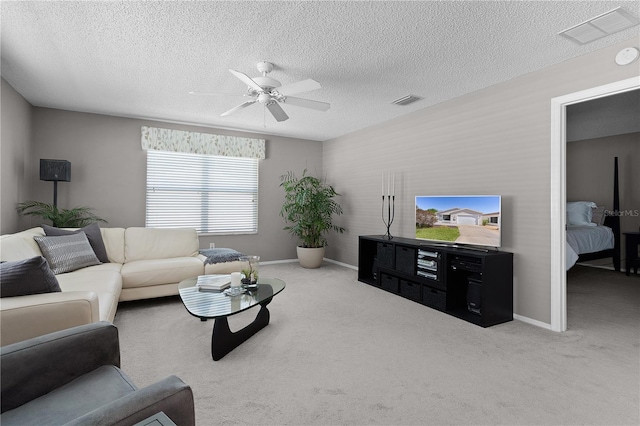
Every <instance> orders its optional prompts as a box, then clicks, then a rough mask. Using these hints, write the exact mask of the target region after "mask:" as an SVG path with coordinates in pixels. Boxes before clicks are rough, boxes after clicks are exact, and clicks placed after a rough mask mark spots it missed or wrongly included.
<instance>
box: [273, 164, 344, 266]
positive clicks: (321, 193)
mask: <svg viewBox="0 0 640 426" xmlns="http://www.w3.org/2000/svg"><path fill="white" fill-rule="evenodd" d="M280 180H281V183H280V186H281V187H282V188H283V189H284V192H285V197H284V202H283V204H282V208H281V210H280V216H282V217H283V218H284V221H285V222H286V223H287V224H288V226H286V227H285V228H284V229H285V230H287V231H289V233H290V234H292V235H294V236H295V237H297V238H298V239H299V240H300V241H301V244H300V245H298V247H297V254H298V261H299V262H300V265H301V266H302V267H304V268H318V267H319V266H320V265H321V264H322V259H323V258H324V248H325V246H326V245H327V239H326V234H327V233H329V232H331V231H335V232H338V233H340V234H342V233H343V232H344V231H345V228H343V227H342V226H337V225H334V224H333V216H334V215H336V216H338V215H341V214H342V207H340V204H338V203H337V202H336V201H335V200H334V197H336V196H339V195H340V194H338V193H337V192H336V191H335V189H334V188H333V187H332V186H331V185H329V184H327V183H326V182H325V181H324V180H322V179H319V178H316V177H313V176H307V170H306V169H305V170H304V171H303V172H302V177H300V178H298V177H296V175H295V174H294V173H293V172H291V171H290V172H288V173H287V174H286V175H283V176H281V177H280Z"/></svg>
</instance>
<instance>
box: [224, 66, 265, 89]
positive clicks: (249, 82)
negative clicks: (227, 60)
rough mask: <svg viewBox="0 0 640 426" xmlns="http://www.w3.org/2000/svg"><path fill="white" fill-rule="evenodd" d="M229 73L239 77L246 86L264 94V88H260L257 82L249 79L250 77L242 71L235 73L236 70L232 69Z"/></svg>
mask: <svg viewBox="0 0 640 426" xmlns="http://www.w3.org/2000/svg"><path fill="white" fill-rule="evenodd" d="M229 71H230V72H231V74H233V75H235V76H236V77H238V78H239V79H240V80H241V81H242V82H243V83H244V84H246V85H247V86H249V87H251V88H252V89H253V90H255V91H256V92H262V91H263V89H262V87H260V85H259V84H258V83H256V82H255V81H253V80H252V79H251V77H249V76H248V75H246V74H243V73H241V72H240V71H235V70H232V69H230V70H229Z"/></svg>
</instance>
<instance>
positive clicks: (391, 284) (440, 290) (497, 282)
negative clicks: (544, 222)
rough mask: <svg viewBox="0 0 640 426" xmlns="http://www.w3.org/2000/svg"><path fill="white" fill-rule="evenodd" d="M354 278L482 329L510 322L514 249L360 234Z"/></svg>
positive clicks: (511, 314) (511, 317)
mask: <svg viewBox="0 0 640 426" xmlns="http://www.w3.org/2000/svg"><path fill="white" fill-rule="evenodd" d="M358 280H359V281H361V282H363V283H366V284H370V285H372V286H375V287H378V288H381V289H383V290H386V291H389V292H391V293H394V294H397V295H399V296H402V297H405V298H407V299H410V300H413V301H415V302H418V303H421V304H423V305H426V306H428V307H431V308H433V309H437V310H439V311H442V312H445V313H447V314H450V315H453V316H455V317H458V318H461V319H463V320H466V321H468V322H471V323H473V324H477V325H479V326H482V327H490V326H492V325H496V324H500V323H504V322H507V321H512V320H513V253H507V252H503V251H497V250H490V249H487V250H485V249H480V250H478V249H475V248H470V247H453V246H447V245H440V244H437V243H431V242H429V241H424V240H419V239H410V238H399V237H394V238H392V239H388V238H387V237H386V236H360V237H359V247H358Z"/></svg>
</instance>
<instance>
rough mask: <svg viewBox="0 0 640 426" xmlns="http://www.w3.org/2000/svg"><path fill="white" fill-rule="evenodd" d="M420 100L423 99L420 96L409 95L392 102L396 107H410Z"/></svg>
mask: <svg viewBox="0 0 640 426" xmlns="http://www.w3.org/2000/svg"><path fill="white" fill-rule="evenodd" d="M420 99H422V98H421V97H420V96H416V95H407V96H403V97H401V98H399V99H396V100H395V101H391V103H392V104H396V105H409V104H412V103H414V102H416V101H419V100H420Z"/></svg>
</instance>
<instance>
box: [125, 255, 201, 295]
mask: <svg viewBox="0 0 640 426" xmlns="http://www.w3.org/2000/svg"><path fill="white" fill-rule="evenodd" d="M121 273H122V287H123V288H131V287H146V286H152V285H158V284H173V283H178V282H180V281H182V280H185V279H187V278H191V277H197V276H198V275H202V274H203V273H204V265H203V264H202V261H201V260H200V259H198V258H197V257H175V258H171V259H159V260H138V261H134V262H128V263H125V264H124V265H122V271H121Z"/></svg>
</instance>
